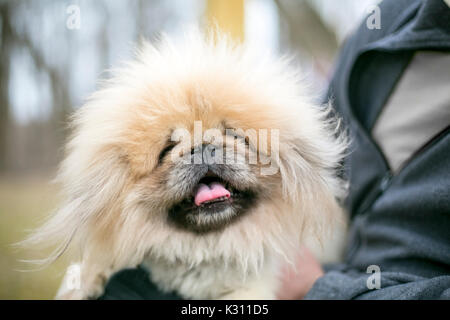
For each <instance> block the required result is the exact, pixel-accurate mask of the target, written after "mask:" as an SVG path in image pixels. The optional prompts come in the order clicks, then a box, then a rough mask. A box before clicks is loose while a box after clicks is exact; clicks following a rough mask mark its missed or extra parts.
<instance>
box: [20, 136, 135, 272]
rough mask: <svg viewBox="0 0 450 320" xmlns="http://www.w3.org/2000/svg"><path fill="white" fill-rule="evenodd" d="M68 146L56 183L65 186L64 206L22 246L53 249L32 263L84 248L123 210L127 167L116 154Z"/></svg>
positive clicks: (81, 145) (72, 143)
mask: <svg viewBox="0 0 450 320" xmlns="http://www.w3.org/2000/svg"><path fill="white" fill-rule="evenodd" d="M74 139H77V138H76V137H74V138H73V139H72V141H71V142H70V143H69V147H68V150H67V156H66V158H65V160H64V161H63V163H62V166H61V168H60V171H59V174H58V177H57V179H56V182H58V183H60V184H61V186H62V195H61V196H62V204H61V205H60V207H59V209H58V210H56V211H55V212H54V213H53V214H52V215H51V216H50V217H49V219H48V220H47V221H46V222H45V223H44V224H43V225H42V226H41V227H39V228H38V229H36V230H35V231H34V232H33V233H32V234H31V235H30V236H29V237H28V238H27V239H25V240H24V241H22V242H21V243H20V245H21V246H26V247H30V246H33V247H35V246H38V247H40V248H45V247H47V248H53V251H52V252H51V253H50V255H49V256H47V257H45V258H43V259H39V260H33V261H31V262H34V263H36V264H43V265H45V264H49V263H52V262H53V261H55V260H56V259H57V258H58V257H59V256H61V255H62V254H63V253H64V252H65V251H66V249H68V247H69V246H70V245H71V244H77V245H80V246H81V245H84V244H86V243H87V242H89V239H90V238H91V237H92V236H96V234H97V233H99V232H102V233H103V234H107V232H103V231H101V230H106V229H108V228H109V224H111V221H113V217H112V215H114V214H115V213H117V211H118V210H119V209H118V208H119V207H120V202H121V194H122V192H123V190H124V188H125V187H126V181H127V176H128V174H127V172H126V170H127V169H126V166H125V165H124V164H122V163H120V160H118V159H117V158H116V157H117V156H116V152H115V151H114V150H110V151H109V152H108V150H104V149H103V150H102V149H97V150H94V149H92V148H89V147H88V146H86V145H83V144H82V143H79V142H76V141H74Z"/></svg>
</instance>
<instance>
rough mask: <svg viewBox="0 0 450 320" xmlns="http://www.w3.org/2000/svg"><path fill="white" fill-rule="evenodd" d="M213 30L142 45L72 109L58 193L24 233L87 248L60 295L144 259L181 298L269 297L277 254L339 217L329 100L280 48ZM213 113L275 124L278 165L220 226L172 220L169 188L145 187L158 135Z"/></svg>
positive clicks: (88, 288)
mask: <svg viewBox="0 0 450 320" xmlns="http://www.w3.org/2000/svg"><path fill="white" fill-rule="evenodd" d="M206 38H207V37H206ZM214 38H215V39H206V40H205V37H203V36H202V35H200V34H199V33H197V32H192V33H190V34H188V35H186V37H185V38H184V39H183V40H181V41H178V42H176V41H171V40H169V39H163V40H162V41H161V42H160V43H159V44H158V45H157V46H152V45H150V44H145V45H144V46H143V48H142V49H141V50H139V52H138V58H137V59H136V60H135V61H133V62H130V63H128V64H126V65H125V66H124V67H123V68H121V69H119V70H117V71H116V72H115V74H114V76H113V77H112V79H110V80H108V81H106V82H105V83H104V87H103V89H101V90H99V91H98V92H96V93H95V94H94V95H93V96H92V97H91V99H90V100H89V101H88V102H87V103H86V105H84V106H83V107H82V108H81V109H80V110H78V111H77V112H76V113H75V115H74V117H73V121H72V128H73V135H72V137H71V139H70V141H69V142H68V144H67V152H66V158H65V160H64V162H63V163H62V166H61V169H60V172H59V175H58V179H59V181H60V182H61V183H62V184H63V186H64V188H63V194H64V199H65V202H64V203H63V205H62V206H61V208H60V209H59V210H58V211H56V213H55V214H54V215H53V216H52V217H51V218H50V219H49V221H48V222H47V223H46V224H45V225H44V226H43V227H41V228H40V229H39V230H37V231H36V233H34V234H33V235H32V236H31V237H30V238H29V239H28V240H27V243H36V242H37V243H41V242H45V241H47V240H50V242H51V244H56V249H55V251H54V253H53V254H52V255H51V256H50V257H49V258H47V259H44V260H43V261H41V262H51V261H53V260H54V259H55V258H57V257H58V256H59V255H60V254H62V253H63V252H64V251H65V250H66V248H67V247H75V248H76V249H77V250H79V251H80V252H81V257H80V261H81V267H82V287H81V289H80V290H75V291H71V292H64V290H62V291H60V292H59V297H60V298H87V297H96V296H98V295H100V294H101V293H102V291H103V286H104V284H105V281H107V279H108V278H109V277H110V275H111V274H112V273H114V272H116V271H118V270H120V269H123V268H126V267H134V266H137V265H139V264H141V263H143V264H144V265H145V266H148V267H150V269H151V271H152V279H153V281H155V283H156V284H158V285H159V286H160V288H161V289H163V290H176V291H178V292H179V293H180V294H181V295H182V296H183V297H186V298H211V299H218V298H242V299H253V298H261V299H263V298H268V299H272V298H275V291H276V289H277V286H278V280H277V279H278V270H279V264H280V263H285V262H286V261H290V260H292V259H293V257H294V256H295V253H296V252H297V251H298V250H299V247H300V245H302V244H305V243H307V241H310V240H308V239H318V240H324V239H326V237H327V234H329V233H330V231H332V229H333V228H334V227H333V226H334V223H335V222H336V221H339V219H342V216H341V209H340V207H339V205H338V204H337V202H336V198H339V197H341V196H343V194H344V192H345V187H344V184H343V182H342V181H341V180H340V179H338V178H337V177H336V169H337V168H338V167H339V162H340V161H341V159H342V157H343V155H344V152H345V148H346V140H345V137H344V135H342V134H339V133H338V131H339V130H338V128H337V125H336V121H335V119H328V114H329V108H328V107H319V106H316V105H314V104H313V103H312V102H311V101H310V100H309V99H308V97H307V95H306V93H305V92H304V90H303V84H302V83H301V82H300V81H299V75H298V73H297V72H296V71H293V69H292V67H291V66H290V65H289V62H288V61H287V60H286V59H273V58H271V57H268V56H266V55H265V54H264V53H261V52H255V51H253V50H252V49H251V48H247V47H245V46H236V45H234V44H233V43H231V42H230V41H229V40H228V39H227V38H226V37H224V36H217V35H216V36H215V37H214ZM221 119H226V120H227V121H228V122H229V123H231V124H232V125H233V126H237V127H241V128H243V129H247V128H256V129H258V128H277V129H279V130H280V157H279V159H278V162H279V163H278V165H279V167H280V171H279V173H278V174H277V175H275V176H273V177H258V179H259V180H258V181H259V183H260V184H264V183H268V184H270V185H272V186H273V190H272V192H271V193H270V194H269V195H268V197H267V198H266V199H264V200H262V201H261V202H260V203H258V205H257V206H256V207H254V208H253V209H252V212H250V213H249V214H246V215H245V216H244V217H242V219H240V220H239V221H238V222H236V223H234V224H231V225H230V226H228V227H227V228H225V229H224V230H223V231H221V232H216V233H208V234H205V235H202V236H198V235H195V234H191V233H188V232H183V231H179V230H176V229H174V228H172V227H170V226H168V225H167V224H166V222H165V215H164V214H165V213H164V212H163V211H162V209H161V202H162V201H164V199H165V197H166V196H165V195H164V194H163V193H158V190H157V189H152V188H153V187H152V186H154V185H155V181H156V180H157V179H159V177H158V176H157V174H156V173H154V170H155V169H154V168H155V165H156V162H157V155H158V153H159V150H160V148H161V147H162V141H164V139H165V138H164V137H165V135H166V134H167V133H168V129H170V128H172V127H176V126H184V127H186V128H188V130H192V128H190V127H189V126H190V124H191V123H193V121H194V120H202V121H203V123H204V124H205V126H210V127H215V126H216V125H217V124H218V123H219V122H220V120H221ZM157 199H160V200H157Z"/></svg>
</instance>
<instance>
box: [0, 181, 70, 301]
mask: <svg viewBox="0 0 450 320" xmlns="http://www.w3.org/2000/svg"><path fill="white" fill-rule="evenodd" d="M56 194H57V188H56V186H53V185H52V184H50V183H49V180H48V179H46V178H42V177H40V178H36V177H34V178H30V177H28V178H12V177H6V178H5V177H3V178H0V299H52V298H53V297H54V295H55V293H56V290H57V288H58V286H59V283H60V281H61V279H62V276H63V274H64V270H65V268H66V266H67V261H65V260H60V261H57V262H55V263H54V264H53V265H51V266H49V267H47V268H45V269H43V270H40V271H26V272H24V271H19V270H26V269H28V270H29V269H30V266H29V265H27V264H25V263H23V262H21V261H19V260H21V259H29V258H30V257H32V256H34V257H36V254H38V255H39V253H40V252H33V250H25V249H18V248H17V247H14V246H12V244H14V243H16V242H18V241H20V240H23V239H24V238H25V237H26V235H27V233H28V232H29V230H31V229H33V228H35V227H37V226H38V225H39V224H40V223H42V221H43V219H44V218H45V217H46V216H47V215H48V214H49V213H50V212H51V211H52V210H53V209H54V208H55V206H56V205H57V203H58V199H57V195H56ZM34 251H36V250H34Z"/></svg>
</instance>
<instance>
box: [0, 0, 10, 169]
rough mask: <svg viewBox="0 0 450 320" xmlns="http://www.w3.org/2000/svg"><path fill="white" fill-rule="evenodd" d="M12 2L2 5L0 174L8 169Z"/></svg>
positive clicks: (0, 9)
mask: <svg viewBox="0 0 450 320" xmlns="http://www.w3.org/2000/svg"><path fill="white" fill-rule="evenodd" d="M10 6H11V3H10V2H2V3H1V4H0V18H1V47H0V59H1V61H0V172H1V171H4V170H5V168H6V157H7V139H8V124H9V93H8V82H9V72H10V70H9V66H10V56H11V54H10V52H11V39H12V31H11V23H10V11H11V8H10Z"/></svg>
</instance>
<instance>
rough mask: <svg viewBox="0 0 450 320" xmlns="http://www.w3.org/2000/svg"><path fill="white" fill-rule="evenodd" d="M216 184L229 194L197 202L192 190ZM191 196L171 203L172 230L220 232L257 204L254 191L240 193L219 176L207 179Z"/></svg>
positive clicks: (196, 187)
mask: <svg viewBox="0 0 450 320" xmlns="http://www.w3.org/2000/svg"><path fill="white" fill-rule="evenodd" d="M214 183H219V184H221V185H223V186H225V188H226V190H228V191H229V194H227V195H226V196H222V197H218V198H215V199H212V200H209V201H205V202H202V203H198V202H197V201H196V199H195V195H194V193H195V190H197V189H198V188H199V186H201V185H212V184H214ZM193 190H194V192H193V194H191V195H189V196H187V197H185V198H184V199H183V200H182V201H179V202H178V203H176V204H174V205H173V206H172V207H171V208H170V209H169V210H168V220H169V223H170V224H171V225H173V226H174V227H176V228H178V229H181V230H185V231H187V232H192V233H197V234H205V233H209V232H215V231H216V232H217V231H220V230H223V229H224V228H226V227H227V226H228V225H230V224H232V223H235V222H237V220H238V219H239V218H240V217H242V216H243V215H245V214H246V213H247V212H248V211H249V209H251V208H252V207H254V206H255V205H256V202H257V198H258V197H257V192H256V190H253V189H245V190H240V189H238V188H235V187H233V185H232V184H231V183H230V182H229V181H225V180H224V179H221V178H219V177H218V176H215V175H211V176H206V177H204V178H202V179H200V181H199V182H198V184H197V185H196V186H194V188H193Z"/></svg>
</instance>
